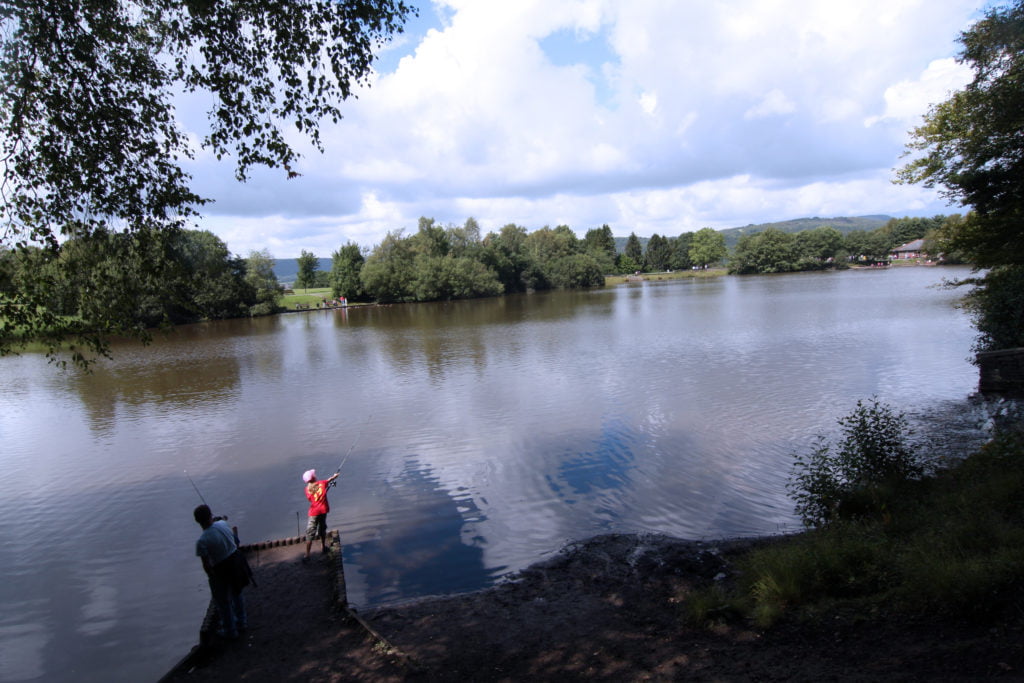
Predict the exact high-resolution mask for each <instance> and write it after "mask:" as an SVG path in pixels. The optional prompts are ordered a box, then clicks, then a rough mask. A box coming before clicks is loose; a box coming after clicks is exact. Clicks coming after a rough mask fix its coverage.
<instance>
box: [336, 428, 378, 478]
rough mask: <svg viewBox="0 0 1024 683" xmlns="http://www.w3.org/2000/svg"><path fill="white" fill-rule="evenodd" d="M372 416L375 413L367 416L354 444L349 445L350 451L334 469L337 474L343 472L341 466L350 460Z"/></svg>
mask: <svg viewBox="0 0 1024 683" xmlns="http://www.w3.org/2000/svg"><path fill="white" fill-rule="evenodd" d="M371 418H373V413H370V415H369V416H368V417H367V418H366V422H364V423H363V426H362V427H360V428H359V432H358V433H357V434H356V440H355V441H353V442H352V445H351V446H349V447H348V453H346V454H345V457H344V458H342V459H341V464H340V465H338V469H336V470H334V473H335V474H338V473H340V472H341V468H342V467H344V466H345V461H346V460H348V456H350V455H352V451H354V450H355V449H356V444H357V443H359V439H361V438H362V436H363V430H364V429H366V425H368V424H370V419H371ZM337 482H338V480H337V479H335V480H334V481H332V482H331V483H330V486H335V485H336V484H337Z"/></svg>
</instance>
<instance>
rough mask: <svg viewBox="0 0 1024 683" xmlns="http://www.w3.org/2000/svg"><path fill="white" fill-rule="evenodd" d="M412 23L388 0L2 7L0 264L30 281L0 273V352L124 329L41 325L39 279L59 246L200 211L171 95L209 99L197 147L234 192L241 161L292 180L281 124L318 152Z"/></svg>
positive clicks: (177, 220) (169, 225)
mask: <svg viewBox="0 0 1024 683" xmlns="http://www.w3.org/2000/svg"><path fill="white" fill-rule="evenodd" d="M411 11H412V8H411V7H410V6H409V5H407V4H406V3H405V2H402V1H401V0H345V1H342V2H336V1H334V0H262V1H260V2H248V1H247V0H223V1H218V2H210V1H208V0H191V1H189V2H184V3H183V2H178V1H177V0H174V1H172V0H142V1H140V2H132V1H131V0H112V1H110V2H79V1H76V0H70V1H69V0H19V1H17V2H15V1H14V0H0V41H2V42H0V76H2V78H3V82H4V88H3V89H2V90H0V165H2V174H3V175H2V178H0V254H4V256H3V259H4V260H5V261H6V260H9V258H10V257H9V256H8V254H9V253H10V252H19V253H21V254H23V255H24V254H26V253H28V252H31V255H32V258H35V259H39V260H40V261H41V265H42V266H44V267H41V268H38V269H36V270H34V271H32V273H31V279H32V281H31V282H14V281H12V279H11V278H8V277H4V276H3V275H0V287H2V289H0V355H3V354H6V353H11V352H13V351H15V350H16V349H17V348H19V347H20V346H21V345H22V343H23V341H24V340H25V339H33V338H41V337H42V338H45V339H46V340H47V344H48V346H49V347H50V350H51V353H52V352H54V351H55V350H56V349H57V348H58V347H59V344H60V343H61V341H62V340H64V339H68V338H71V339H75V338H77V339H78V340H79V341H80V342H82V343H84V344H85V345H86V346H87V347H90V348H92V349H93V350H95V351H100V352H102V350H103V349H102V345H99V346H97V345H96V343H95V342H96V340H98V339H101V338H102V336H103V335H104V334H111V333H122V334H123V333H128V334H134V333H135V332H136V331H135V329H134V326H133V325H132V324H130V323H129V324H127V325H125V324H121V323H120V322H119V318H118V317H117V316H107V315H103V316H100V317H99V318H95V319H91V318H89V317H87V316H86V315H85V313H86V312H84V311H81V312H78V314H77V315H76V316H71V317H69V316H64V315H56V314H54V313H53V312H52V311H50V310H49V309H48V308H47V291H48V290H49V289H51V288H52V287H51V286H50V283H49V282H48V281H47V277H49V275H48V273H50V272H52V270H53V268H57V267H59V265H60V252H61V248H62V243H63V242H64V241H66V240H70V239H76V238H77V239H81V238H87V237H89V236H90V235H92V234H94V233H96V232H97V231H113V232H127V233H133V234H139V235H141V236H142V238H144V239H145V238H146V236H147V235H152V234H158V233H160V232H162V231H166V230H174V229H176V228H179V227H183V226H185V225H186V224H187V223H188V222H189V220H190V219H191V218H192V217H194V216H196V215H198V209H199V207H201V206H202V205H203V204H204V203H205V201H206V200H204V199H203V198H202V197H201V196H199V195H198V194H196V193H195V192H193V191H192V189H191V188H190V182H191V178H190V177H189V175H188V174H187V173H186V172H185V171H184V170H183V169H182V166H181V164H182V162H184V161H186V160H188V159H190V158H192V156H193V154H194V149H193V147H192V143H191V142H190V136H189V132H188V131H186V130H184V129H183V128H182V126H181V123H180V121H179V119H178V118H177V117H176V116H175V110H174V97H175V95H176V94H177V93H178V92H186V93H191V92H196V91H204V92H207V93H209V95H210V98H209V101H210V102H211V105H210V109H209V110H208V112H207V117H208V121H209V130H208V131H207V132H206V134H205V135H204V136H203V138H202V145H203V147H204V148H206V149H208V150H210V151H211V152H212V153H213V154H214V155H215V156H216V157H217V158H222V157H225V156H233V157H234V159H235V163H236V176H237V177H238V179H239V180H244V179H245V178H246V177H247V173H248V170H249V169H250V168H251V167H252V166H254V165H265V166H270V167H280V168H283V169H284V170H285V172H286V173H288V175H289V176H292V175H295V170H294V167H295V163H296V160H297V158H298V154H297V152H296V151H295V150H294V149H293V148H292V146H291V145H290V144H289V143H288V141H287V139H286V135H285V131H286V129H287V127H290V126H294V127H295V128H296V129H297V130H299V131H301V132H302V133H304V134H305V135H306V136H307V138H308V139H309V140H310V141H311V142H312V143H313V145H314V146H315V147H317V148H320V147H321V144H320V136H319V123H320V121H322V120H330V121H337V120H338V119H339V118H340V116H341V115H340V110H339V103H340V102H341V101H343V100H345V99H347V98H348V97H350V96H352V95H353V93H354V91H355V88H356V87H357V86H359V85H363V84H366V83H367V79H368V77H369V75H370V73H371V65H372V62H373V59H374V54H373V50H374V48H376V47H378V46H379V45H380V44H382V43H383V42H384V41H385V40H386V39H387V38H388V37H389V36H390V35H391V34H393V33H395V32H398V31H401V27H402V24H403V22H404V20H405V18H406V16H407V15H408V14H409V13H410V12H411ZM140 246H141V245H140ZM143 248H144V246H143ZM18 285H20V286H18ZM114 294H115V297H117V298H124V299H128V298H130V297H131V296H133V292H131V291H123V292H115V293H114ZM114 303H115V304H117V303H118V302H116V301H115V302H114ZM114 308H115V309H116V305H115V307H114ZM83 335H84V336H83Z"/></svg>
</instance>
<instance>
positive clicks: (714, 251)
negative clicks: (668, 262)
mask: <svg viewBox="0 0 1024 683" xmlns="http://www.w3.org/2000/svg"><path fill="white" fill-rule="evenodd" d="M728 255H729V250H728V249H727V248H726V246H725V237H724V236H723V235H722V233H720V232H718V231H717V230H714V229H713V228H701V229H700V230H698V231H697V232H696V233H694V235H693V239H692V240H691V241H690V261H691V262H692V263H693V265H695V266H700V267H702V268H707V267H708V266H713V265H717V264H718V263H721V261H722V260H723V259H724V258H725V257H726V256H728Z"/></svg>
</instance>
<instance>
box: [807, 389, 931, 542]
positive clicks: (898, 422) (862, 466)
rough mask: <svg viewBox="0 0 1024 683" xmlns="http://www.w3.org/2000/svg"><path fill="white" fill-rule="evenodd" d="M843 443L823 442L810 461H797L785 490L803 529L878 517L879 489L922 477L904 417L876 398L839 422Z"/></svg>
mask: <svg viewBox="0 0 1024 683" xmlns="http://www.w3.org/2000/svg"><path fill="white" fill-rule="evenodd" d="M838 422H839V426H840V427H841V428H842V434H843V436H842V439H841V440H840V441H839V443H837V444H829V443H828V442H827V440H826V439H825V437H824V436H819V437H818V438H817V441H816V443H815V447H814V449H813V450H812V451H811V453H810V454H808V455H800V454H797V455H795V458H794V465H793V471H792V473H791V475H790V481H789V484H788V486H787V489H788V491H789V493H790V496H791V497H792V498H793V499H794V500H795V501H796V512H797V514H798V515H800V518H801V519H802V520H803V522H804V524H805V525H807V526H813V527H822V526H826V525H828V524H829V523H831V522H833V521H836V520H838V519H841V518H844V517H849V516H853V515H855V514H863V513H866V514H870V513H872V512H877V511H878V509H877V508H878V503H879V501H880V497H879V496H878V494H879V493H880V490H881V488H883V487H894V486H899V485H900V484H902V483H904V482H906V481H908V480H910V479H915V478H917V477H920V476H921V475H922V474H923V473H924V466H923V465H922V463H921V461H920V457H919V456H918V454H917V452H916V451H915V450H914V448H913V447H912V446H911V445H910V436H911V434H912V432H911V431H910V429H909V426H908V424H907V420H906V417H905V416H904V415H903V414H902V413H897V412H895V411H894V410H893V408H892V407H891V406H889V405H886V404H884V403H880V402H879V401H878V399H877V398H872V399H871V400H870V401H868V402H867V403H865V402H863V401H857V407H856V408H855V409H854V411H853V412H852V413H851V414H849V415H847V416H846V417H842V418H839V420H838Z"/></svg>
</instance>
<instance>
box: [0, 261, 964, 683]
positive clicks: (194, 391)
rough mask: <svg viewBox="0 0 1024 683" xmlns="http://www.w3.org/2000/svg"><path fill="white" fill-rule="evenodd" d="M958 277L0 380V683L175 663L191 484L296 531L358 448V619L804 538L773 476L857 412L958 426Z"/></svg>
mask: <svg viewBox="0 0 1024 683" xmlns="http://www.w3.org/2000/svg"><path fill="white" fill-rule="evenodd" d="M964 275H966V271H963V270H957V271H952V270H941V269H936V268H906V269H892V270H887V271H875V272H845V273H831V274H809V275H791V276H781V277H748V278H734V277H729V278H720V279H714V280H700V281H665V282H647V283H644V284H640V285H630V286H623V287H618V288H612V289H604V290H598V291H589V292H555V293H546V294H540V295H533V296H517V297H507V298H500V299H492V300H481V301H469V302H458V303H449V304H436V305H434V304H421V305H414V306H392V307H382V308H367V309H357V310H349V311H311V312H308V313H294V314H287V315H282V316H277V317H274V318H270V319H260V320H251V321H250V320H244V321H229V322H221V323H216V324H206V325H196V326H189V327H185V328H181V329H179V330H177V331H176V332H175V334H174V335H173V336H172V337H170V338H167V339H160V340H158V341H157V342H156V343H154V344H153V345H152V346H149V347H139V346H136V345H124V346H119V347H117V348H116V349H115V358H114V360H113V361H111V362H107V363H104V364H103V365H102V366H101V367H99V368H97V369H96V371H95V372H94V373H93V374H91V375H86V374H82V373H79V372H76V371H69V372H67V373H60V372H58V371H56V370H54V369H53V368H52V367H50V366H48V365H47V364H46V361H45V359H42V358H40V357H38V356H33V355H27V356H22V357H17V358H6V359H0V491H2V492H3V495H2V499H0V567H2V570H3V574H4V581H3V582H2V583H0V680H4V681H25V680H95V681H107V680H115V679H117V680H155V679H156V678H158V677H159V676H160V675H162V674H163V673H165V672H166V670H167V669H168V668H169V667H170V666H171V665H173V663H174V662H176V661H177V660H178V659H179V658H180V657H181V656H182V655H184V653H185V652H187V650H188V648H189V647H191V646H192V645H193V644H194V643H195V641H196V636H197V632H198V627H199V622H200V620H201V618H202V615H203V612H204V609H205V606H206V602H207V600H208V589H207V587H206V582H205V576H204V574H203V572H202V570H201V568H200V566H199V563H198V561H197V560H196V559H195V558H194V557H193V554H192V553H193V547H194V546H193V544H194V541H195V538H196V537H197V535H198V531H199V528H198V527H197V526H196V525H195V523H194V522H193V521H192V517H191V511H192V508H193V507H194V506H195V505H196V504H198V503H199V502H200V501H199V497H198V496H197V495H196V491H195V490H194V489H193V488H192V485H191V484H190V483H189V481H188V478H187V477H186V474H185V473H186V471H187V473H188V475H190V476H191V477H192V479H193V480H194V481H195V483H196V485H197V486H198V488H199V490H200V491H201V493H202V496H203V497H204V498H205V499H206V500H207V501H208V502H209V503H210V505H211V506H212V507H213V509H214V511H215V512H217V513H220V514H227V515H229V516H230V519H231V521H232V522H233V523H235V524H237V525H238V526H239V530H240V533H241V535H242V538H243V542H255V541H259V540H264V539H270V538H278V537H283V536H292V535H295V534H296V533H297V530H298V526H299V524H300V523H301V524H302V525H303V526H304V523H305V507H306V506H305V498H304V497H303V494H302V483H301V481H300V476H301V473H302V472H303V470H306V469H308V468H311V467H315V468H316V469H317V470H318V471H319V472H320V473H321V474H324V475H326V474H330V473H331V472H333V471H334V470H335V469H336V468H337V467H338V466H339V464H340V463H341V460H342V459H343V458H344V456H345V454H346V452H348V451H349V450H350V449H351V456H350V458H349V459H348V461H347V462H346V463H345V467H344V469H343V470H342V475H343V476H342V479H341V481H340V483H339V486H338V488H336V489H333V490H332V493H331V503H332V512H331V514H330V515H329V517H328V523H329V524H330V526H331V528H338V529H339V530H340V532H341V535H342V540H343V542H344V543H345V563H346V576H347V578H348V581H349V591H350V598H351V600H352V602H353V603H354V604H355V605H356V606H357V607H364V608H365V607H368V606H372V605H378V604H382V603H387V602H391V601H397V600H403V599H408V598H413V597H419V596H424V595H432V594H440V593H449V592H456V591H466V590H472V589H476V588H480V587H483V586H487V585H490V584H491V583H493V582H494V581H495V580H496V579H498V578H499V577H501V576H502V575H504V574H506V573H508V572H510V571H514V570H516V569H520V568H522V567H524V566H526V565H528V564H531V563H533V562H535V561H537V560H539V559H542V558H544V557H546V556H548V555H550V554H551V553H553V552H556V551H557V550H558V549H559V548H560V547H562V546H563V545H564V544H565V543H567V542H569V541H572V540H578V539H582V538H586V537H589V536H592V535H594V534H599V533H604V532H612V531H626V532H629V531H657V532H663V533H668V534H673V535H676V536H682V537H689V538H713V537H721V536H736V535H756V534H770V533H777V532H780V531H787V530H793V529H794V528H796V527H797V526H798V524H797V522H796V521H795V519H794V517H793V515H792V504H791V503H790V501H788V500H787V499H786V497H785V482H786V476H787V474H788V471H789V466H790V461H791V455H792V453H793V452H794V451H795V450H800V449H803V448H805V446H806V444H807V443H808V442H809V441H810V439H811V438H812V437H813V435H815V434H818V433H823V432H830V431H831V430H832V429H833V428H834V426H835V420H836V418H837V417H840V416H842V415H845V414H848V413H849V412H850V410H851V409H852V408H853V406H854V404H855V403H856V401H857V400H858V399H862V398H869V397H871V396H873V395H877V396H879V397H880V398H881V399H883V400H884V401H887V402H890V403H893V404H896V405H898V406H900V407H901V408H902V409H903V410H906V411H908V412H909V413H912V414H916V413H924V412H928V411H940V413H941V414H948V415H951V416H953V415H956V414H961V415H962V414H963V411H962V410H961V409H962V405H963V400H964V399H965V398H966V396H967V395H968V394H970V393H971V392H972V391H973V390H974V389H975V387H976V384H977V373H976V370H975V368H974V367H973V366H972V365H970V364H969V362H968V360H967V359H968V357H969V355H970V346H971V343H972V340H973V336H974V335H973V331H972V329H971V327H970V325H969V323H968V320H967V319H966V316H965V315H964V314H963V313H962V312H961V311H959V310H957V309H956V308H955V307H954V302H955V299H956V297H957V296H958V295H959V294H958V293H957V292H955V291H949V290H945V289H940V288H935V287H933V286H932V285H935V284H937V283H939V282H940V281H941V280H942V279H943V278H948V277H954V276H964ZM950 419H952V417H951V418H950ZM353 445H355V447H354V448H353Z"/></svg>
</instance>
